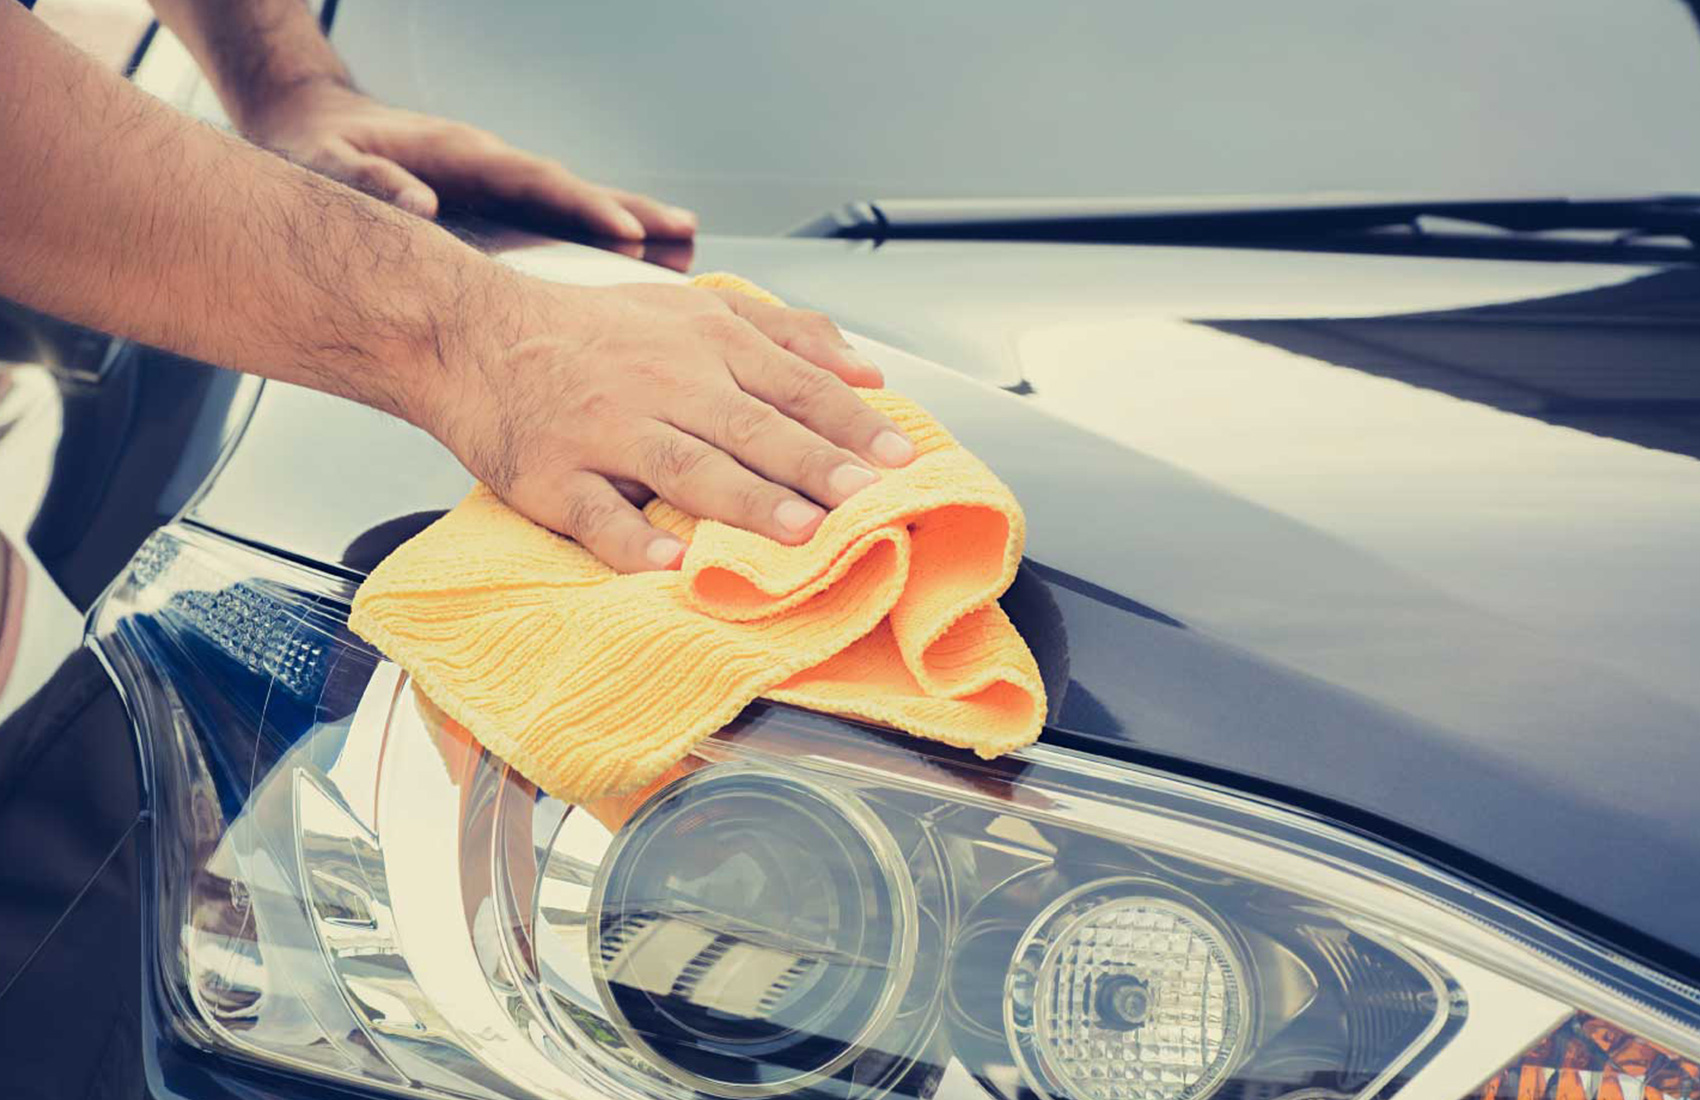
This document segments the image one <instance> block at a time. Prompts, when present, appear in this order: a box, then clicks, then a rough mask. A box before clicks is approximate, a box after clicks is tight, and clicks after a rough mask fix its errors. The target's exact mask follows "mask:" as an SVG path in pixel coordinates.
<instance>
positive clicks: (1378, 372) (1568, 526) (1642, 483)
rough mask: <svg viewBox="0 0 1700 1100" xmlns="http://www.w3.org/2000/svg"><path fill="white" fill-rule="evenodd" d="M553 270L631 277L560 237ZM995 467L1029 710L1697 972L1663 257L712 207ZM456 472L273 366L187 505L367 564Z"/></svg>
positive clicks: (526, 263) (1698, 610)
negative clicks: (1464, 251)
mask: <svg viewBox="0 0 1700 1100" xmlns="http://www.w3.org/2000/svg"><path fill="white" fill-rule="evenodd" d="M509 255H510V258H511V259H512V260H513V262H515V263H516V264H517V265H519V266H521V267H524V268H527V269H530V270H534V271H536V272H538V273H540V274H544V275H547V276H549V277H554V278H560V279H567V280H577V281H596V282H607V281H621V280H629V279H634V278H636V279H644V278H650V279H653V278H658V277H661V276H660V275H659V274H658V269H656V268H653V267H646V266H641V265H638V264H636V263H634V262H632V261H629V260H624V259H621V258H618V257H613V256H610V255H608V254H605V253H598V252H594V251H591V250H589V249H585V248H582V247H579V246H573V245H563V244H551V245H547V246H543V245H537V246H531V247H525V248H521V249H519V250H517V251H514V252H511V253H510V254H509ZM697 260H698V262H697V265H696V266H697V268H698V269H708V268H725V269H730V270H736V271H738V272H740V273H742V274H744V275H746V276H748V277H750V278H753V279H755V280H757V281H758V282H761V283H763V284H765V285H767V286H768V287H770V288H771V289H773V290H774V291H775V292H777V293H779V294H780V295H781V296H784V297H786V298H787V299H789V300H791V301H793V302H795V303H797V304H806V305H810V306H815V307H818V308H823V309H826V310H828V311H829V312H831V313H832V314H833V315H834V316H835V317H836V318H837V319H839V320H840V322H841V323H842V324H843V325H844V326H845V327H846V328H847V329H850V330H852V331H855V332H857V333H860V334H867V335H868V336H870V337H872V338H877V341H878V342H874V341H872V340H871V341H870V347H871V348H872V349H873V353H874V355H875V357H876V359H877V360H878V361H879V362H880V363H881V365H882V366H883V367H884V368H885V370H886V373H887V377H888V381H889V384H890V385H892V386H893V387H894V388H897V389H901V390H902V391H904V392H906V393H908V394H909V395H911V396H913V397H915V398H916V399H918V400H919V401H920V402H921V403H922V404H924V405H926V406H927V407H929V408H930V409H931V410H932V411H933V412H934V413H935V414H936V415H937V416H938V417H939V418H940V419H941V420H942V421H943V422H944V423H945V424H946V425H947V426H948V427H949V428H950V429H951V430H952V431H953V432H954V433H955V434H956V435H957V436H958V437H959V438H960V439H962V441H963V442H964V443H966V444H967V445H968V446H969V447H971V448H972V449H974V450H975V451H976V452H977V453H978V454H980V455H981V456H982V457H983V458H984V459H985V460H986V461H987V463H988V464H990V465H991V466H992V467H993V468H994V469H995V470H996V471H997V472H998V473H999V474H1000V475H1001V476H1002V477H1003V478H1004V479H1005V480H1006V481H1007V482H1008V483H1009V484H1010V485H1011V486H1012V487H1013V488H1014V490H1015V492H1016V494H1017V496H1018V497H1019V498H1020V499H1021V501H1022V503H1023V506H1024V507H1025V509H1026V511H1027V515H1028V529H1029V536H1028V546H1027V557H1028V567H1027V568H1026V569H1025V570H1024V572H1023V575H1022V577H1021V579H1020V580H1019V581H1018V582H1017V585H1016V586H1015V588H1013V589H1012V590H1011V593H1010V595H1009V596H1008V597H1007V598H1006V601H1005V602H1006V606H1008V607H1009V609H1010V612H1011V615H1012V617H1013V618H1014V619H1015V620H1016V622H1017V624H1018V626H1020V628H1021V629H1022V631H1023V633H1024V634H1025V635H1026V637H1027V638H1028V640H1029V642H1030V643H1031V644H1032V646H1033V648H1034V650H1035V654H1036V656H1037V657H1038V659H1039V661H1040V664H1041V666H1042V668H1043V670H1044V671H1045V673H1046V679H1047V683H1048V685H1049V686H1050V689H1051V695H1052V699H1051V715H1050V726H1051V731H1050V733H1049V736H1052V737H1055V738H1058V739H1064V740H1069V741H1072V742H1073V743H1075V744H1080V745H1087V746H1098V747H1100V748H1101V749H1102V750H1103V751H1115V752H1117V753H1119V754H1123V755H1132V756H1133V757H1134V758H1136V759H1141V760H1146V761H1150V762H1156V763H1159V764H1161V765H1163V766H1165V767H1171V768H1176V769H1179V770H1185V771H1190V772H1193V773H1196V774H1205V775H1208V776H1210V777H1212V778H1215V779H1217V780H1219V781H1221V782H1225V783H1230V784H1234V785H1239V786H1242V787H1244V788H1247V789H1250V790H1253V791H1257V792H1261V793H1269V794H1274V795H1277V796H1279V797H1281V798H1283V799H1285V800H1287V801H1289V802H1292V803H1296V804H1298V805H1301V806H1304V807H1308V808H1311V809H1313V810H1316V811H1318V812H1323V813H1327V814H1329V815H1330V816H1332V817H1334V818H1336V819H1340V820H1344V821H1346V822H1348V823H1350V824H1353V825H1356V826H1358V827H1360V828H1363V829H1366V830H1369V831H1372V832H1375V833H1377V834H1378V835H1380V836H1381V837H1382V838H1383V839H1386V840H1388V841H1391V842H1393V843H1396V844H1400V845H1403V846H1406V847H1409V848H1413V849H1416V850H1418V851H1420V852H1421V853H1422V854H1423V855H1425V856H1426V857H1427V858H1430V859H1434V860H1438V861H1440V862H1443V863H1446V864H1448V865H1450V866H1452V867H1453V868H1454V869H1456V870H1459V871H1462V872H1464V873H1467V874H1470V875H1473V876H1476V877H1478V878H1481V879H1484V880H1487V881H1489V882H1490V883H1491V884H1493V885H1495V886H1497V887H1499V888H1501V889H1505V890H1508V891H1511V892H1514V893H1516V894H1517V895H1518V896H1520V897H1521V898H1522V899H1523V900H1524V901H1525V902H1526V903H1528V904H1530V905H1532V906H1535V907H1536V908H1539V909H1541V910H1544V911H1546V912H1547V913H1549V914H1550V915H1552V916H1554V917H1556V918H1559V919H1561V920H1564V921H1566V922H1568V923H1571V924H1573V925H1576V926H1579V927H1582V928H1584V929H1586V930H1590V931H1593V932H1594V933H1596V934H1598V935H1601V936H1605V937H1608V938H1610V939H1611V940H1612V941H1614V942H1615V943H1617V944H1618V945H1619V946H1620V947H1625V948H1627V949H1629V950H1630V951H1632V952H1634V953H1636V954H1639V955H1641V956H1642V957H1644V958H1646V959H1648V960H1650V961H1653V962H1655V963H1656V964H1659V965H1662V966H1664V967H1666V968H1667V969H1671V970H1673V971H1678V972H1682V973H1685V974H1687V975H1689V976H1700V965H1697V963H1696V960H1697V959H1700V925H1697V924H1696V923H1695V922H1694V921H1693V920H1692V918H1691V916H1690V914H1691V913H1692V911H1693V906H1692V903H1693V901H1694V894H1695V891H1694V889H1693V888H1692V887H1691V886H1688V885H1686V882H1687V880H1688V879H1690V878H1692V875H1691V873H1690V872H1691V871H1692V868H1694V867H1696V866H1700V800H1696V799H1695V797H1694V789H1695V778H1694V777H1695V776H1696V774H1700V737H1697V735H1700V673H1697V669H1700V659H1697V658H1700V565H1697V564H1696V563H1697V562H1700V461H1697V460H1696V457H1695V455H1696V454H1700V370H1696V369H1695V366H1694V364H1693V363H1691V362H1688V361H1686V360H1685V359H1683V358H1682V353H1683V351H1685V350H1686V351H1687V352H1688V353H1689V355H1690V357H1691V356H1692V349H1693V348H1694V347H1695V337H1696V335H1700V290H1697V289H1696V288H1697V282H1696V279H1695V274H1694V272H1692V271H1689V270H1686V269H1673V270H1660V269H1656V268H1648V267H1636V266H1608V265H1601V264H1554V263H1513V262H1497V261H1488V260H1452V259H1436V258H1417V257H1396V256H1363V255H1328V254H1321V253H1295V252H1280V251H1273V250H1270V251H1259V250H1231V249H1189V248H1155V247H1138V248H1130V247H1096V246H1055V245H1040V244H975V243H965V242H958V243H936V244H934V243H925V242H905V243H898V244H887V245H884V246H882V247H878V248H875V247H872V246H869V245H866V244H862V243H854V242H836V241H808V240H756V239H750V240H738V239H712V238H711V239H709V240H706V241H704V242H702V244H701V245H700V248H699V253H698V257H697ZM468 485H469V481H468V478H467V475H466V474H465V473H464V471H462V470H461V469H460V468H459V467H458V465H457V464H456V463H455V462H454V460H453V459H452V458H451V457H450V456H449V455H448V454H447V453H446V452H444V451H443V450H442V449H441V448H440V447H439V446H438V445H437V444H436V443H435V442H434V441H432V440H430V439H429V438H428V437H426V436H424V435H423V434H422V433H420V432H418V431H416V430H414V429H412V428H410V427H407V426H405V425H403V424H401V423H399V422H396V421H393V420H390V419H387V418H385V417H383V416H382V415H380V414H378V413H375V412H372V411H370V410H367V409H363V408H360V407H358V406H355V405H351V404H348V403H345V402H341V401H336V400H333V399H331V398H327V397H323V396H321V395H317V394H313V393H309V392H307V391H303V390H299V389H295V388H292V387H288V386H281V385H272V386H268V387H267V388H266V390H265V392H264V393H263V394H262V396H261V398H260V399H259V401H258V403H257V405H256V407H255V409H254V413H253V416H252V419H251V420H250V422H249V424H248V427H247V429H246V431H245V432H244V434H243V436H242V437H241V439H240V440H239V442H238V443H237V445H236V446H235V447H234V449H233V450H232V451H231V453H230V454H229V456H228V458H227V460H226V462H225V463H224V465H223V466H222V468H221V470H220V471H219V473H218V474H217V475H216V476H215V477H214V478H213V479H212V481H211V482H210V483H209V486H208V487H207V489H206V490H205V491H204V493H203V494H202V496H201V497H200V498H199V500H198V501H197V502H196V503H195V504H194V505H193V506H192V508H191V510H190V518H192V519H193V520H195V521H196V522H200V523H203V524H205V525H208V526H210V527H213V528H216V529H219V530H222V531H225V532H226V533H229V534H231V535H234V536H236V537H239V538H242V539H245V540H248V541H251V542H253V543H256V544H259V545H264V546H269V547H273V548H276V549H280V550H282V551H285V552H287V553H289V554H291V555H294V556H297V557H301V558H306V559H311V560H317V561H322V562H327V563H336V564H340V565H342V566H344V567H347V568H352V569H355V570H361V569H364V568H368V567H369V566H370V564H371V563H372V562H373V561H374V560H375V559H376V557H378V556H380V555H381V553H382V552H383V551H384V549H385V548H386V547H388V546H390V545H393V543H394V541H395V540H396V539H397V538H399V537H402V536H403V535H405V534H406V533H407V532H409V531H411V530H415V529H417V527H418V526H419V525H420V523H421V522H422V521H423V520H424V519H425V518H428V517H429V515H431V514H433V513H435V512H436V511H440V510H441V509H444V508H447V507H449V506H450V505H452V504H453V503H454V502H455V501H456V500H457V499H458V498H459V496H460V495H461V494H462V493H463V492H464V491H465V490H466V488H467V487H468Z"/></svg>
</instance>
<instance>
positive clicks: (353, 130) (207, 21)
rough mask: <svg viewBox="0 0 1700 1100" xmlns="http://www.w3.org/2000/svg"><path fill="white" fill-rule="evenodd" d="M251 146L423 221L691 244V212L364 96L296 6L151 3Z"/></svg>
mask: <svg viewBox="0 0 1700 1100" xmlns="http://www.w3.org/2000/svg"><path fill="white" fill-rule="evenodd" d="M151 3H152V4H153V7H154V10H155V11H157V12H158V13H159V17H160V21H161V22H163V23H164V24H165V25H166V26H168V27H170V28H171V30H172V31H173V32H174V33H175V34H176V35H177V36H178V37H179V38H180V39H182V40H183V42H184V44H185V45H186V46H187V47H188V48H189V51H190V53H192V54H193V55H194V56H195V60H196V61H197V62H199V63H200V66H201V69H202V71H204V72H205V73H207V75H208V77H209V79H211V81H212V83H213V87H214V88H215V89H216V90H217V92H218V97H219V101H220V102H221V103H223V104H224V107H225V110H226V111H227V112H228V113H229V115H230V117H231V121H232V122H234V123H235V124H236V126H237V128H238V129H240V130H241V131H242V133H243V134H244V135H246V136H247V137H248V138H249V139H251V140H253V141H254V142H256V143H258V144H260V145H264V146H266V147H267V148H270V149H275V150H277V151H278V152H281V153H284V154H286V155H288V156H290V157H292V158H294V159H295V160H297V161H299V162H300V163H302V164H304V165H306V166H307V167H309V168H312V169H314V170H315V171H318V172H322V173H324V174H325V175H328V176H332V177H333V178H336V179H340V180H343V181H344V182H346V183H351V184H353V185H354V186H356V187H359V188H360V189H361V190H364V191H366V192H368V193H369V194H373V195H376V196H378V197H379V198H382V199H384V200H386V201H389V202H393V203H395V204H396V205H398V206H400V207H402V208H403V209H404V210H409V211H412V212H413V213H415V214H419V215H421V216H423V217H428V218H429V217H435V216H436V214H437V212H438V209H439V207H440V206H442V205H454V206H458V207H466V208H480V207H492V206H493V207H496V208H499V209H500V210H501V211H502V212H504V213H508V214H512V215H517V216H519V217H520V218H522V219H523V220H527V221H532V222H541V223H543V224H546V225H549V224H561V223H566V224H573V225H579V226H583V227H585V228H588V229H589V230H591V231H592V232H594V233H598V234H601V235H604V236H607V237H612V238H615V239H618V240H628V241H635V240H642V239H645V238H668V239H682V238H688V237H690V236H691V235H692V234H693V233H695V231H696V227H697V219H696V216H695V215H694V214H692V213H691V212H690V211H688V210H683V209H680V208H679V207H675V206H669V205H668V204H666V203H662V202H658V201H656V200H654V199H651V198H648V197H647V196H644V195H639V194H635V193H633V192H629V191H622V190H619V189H616V188H610V187H603V186H600V185H598V184H595V183H591V182H590V181H588V180H584V179H580V178H579V177H578V176H576V175H574V174H573V173H571V172H569V171H568V170H567V169H566V168H564V167H562V166H561V165H560V164H557V163H555V162H554V161H551V160H547V159H545V158H543V157H537V156H533V155H531V154H529V153H526V152H523V151H521V150H519V149H515V148H514V147H512V146H510V145H508V144H507V143H506V142H503V141H501V140H500V139H498V138H496V137H495V136H494V135H492V134H490V133H487V132H486V131H483V130H480V129H477V128H476V127H472V126H467V125H463V124H461V123H457V122H451V121H448V120H446V119H441V118H435V117H432V116H430V115H423V114H419V113H417V112H414V111H405V110H401V109H399V108H395V107H391V106H388V105H387V104H383V103H379V102H377V101H375V100H373V99H370V98H369V97H367V96H365V95H363V94H361V93H360V92H359V91H358V90H357V88H356V87H355V84H354V80H353V78H352V77H351V76H350V74H349V72H348V69H347V68H346V67H345V66H344V65H343V63H342V61H341V59H340V58H338V57H337V55H336V51H335V50H333V49H332V48H331V45H330V43H329V42H328V41H326V39H325V37H324V35H323V34H321V33H320V31H319V25H318V22H317V20H316V19H315V18H314V16H313V13H312V11H311V10H310V9H309V8H308V6H307V4H306V3H304V2H303V0H151Z"/></svg>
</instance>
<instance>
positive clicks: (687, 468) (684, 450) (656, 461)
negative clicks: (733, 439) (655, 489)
mask: <svg viewBox="0 0 1700 1100" xmlns="http://www.w3.org/2000/svg"><path fill="white" fill-rule="evenodd" d="M707 459H708V451H706V450H704V449H702V448H697V447H692V446H690V445H688V444H687V443H685V442H684V440H682V439H659V440H656V441H654V442H653V443H651V444H650V445H649V447H648V448H647V449H646V451H645V453H644V457H643V462H642V468H643V472H644V475H645V480H647V481H649V482H650V484H652V485H653V484H656V483H661V484H673V483H677V482H681V481H688V480H690V479H691V478H692V477H693V476H694V475H695V474H696V473H697V472H698V471H700V470H701V469H702V466H703V463H704V462H706V461H707Z"/></svg>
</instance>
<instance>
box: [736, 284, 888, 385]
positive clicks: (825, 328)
mask: <svg viewBox="0 0 1700 1100" xmlns="http://www.w3.org/2000/svg"><path fill="white" fill-rule="evenodd" d="M714 293H715V294H716V295H718V296H719V298H720V300H721V301H723V302H725V303H726V305H727V306H728V307H729V308H730V309H731V310H732V312H733V313H736V314H737V315H738V316H740V317H742V318H743V319H744V320H746V321H748V322H749V323H750V324H752V325H754V326H756V328H758V329H760V330H761V331H762V333H763V334H764V335H766V336H767V338H768V339H770V340H772V341H773V342H774V343H776V344H778V345H779V346H780V347H782V348H784V349H785V350H786V351H789V352H790V353H791V354H793V355H795V356H798V357H799V358H802V359H807V360H808V361H809V362H811V363H813V364H814V365H815V366H817V367H825V368H826V369H827V370H829V371H831V372H832V373H834V374H836V375H838V377H840V378H842V379H844V381H846V382H848V383H850V384H851V385H852V386H876V387H877V386H883V385H885V376H884V375H883V374H881V373H880V369H879V368H878V367H876V366H874V364H873V363H872V361H870V360H869V359H868V358H867V357H866V356H864V355H862V354H861V353H860V352H858V351H857V350H856V349H855V348H852V347H851V346H850V341H848V340H846V339H845V338H844V334H843V333H842V332H840V331H838V326H837V325H835V324H833V323H832V321H831V319H830V318H828V317H827V315H826V314H824V313H816V312H814V311H813V310H807V309H789V308H787V307H785V306H776V305H772V304H770V303H768V302H763V301H761V300H759V299H756V298H752V297H750V296H749V295H748V294H740V293H738V292H737V291H735V290H716V291H714Z"/></svg>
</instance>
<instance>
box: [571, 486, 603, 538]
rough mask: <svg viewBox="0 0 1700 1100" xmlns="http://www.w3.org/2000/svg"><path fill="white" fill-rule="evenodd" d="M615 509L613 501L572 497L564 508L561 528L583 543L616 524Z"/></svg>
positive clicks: (583, 496) (580, 495) (582, 496)
mask: <svg viewBox="0 0 1700 1100" xmlns="http://www.w3.org/2000/svg"><path fill="white" fill-rule="evenodd" d="M614 517H615V508H614V505H613V503H612V502H611V501H607V500H602V499H600V498H597V497H593V496H590V495H587V494H582V493H581V494H578V495H576V496H570V497H568V498H567V500H566V502H565V503H564V504H563V506H562V510H561V526H562V528H563V529H564V530H565V531H566V533H567V534H569V535H571V536H573V537H574V538H576V539H578V540H579V541H581V542H583V541H585V540H586V539H591V538H595V537H596V536H597V535H598V534H600V533H601V532H602V531H604V530H605V529H607V527H608V526H609V525H610V524H612V523H613V522H614Z"/></svg>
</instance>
